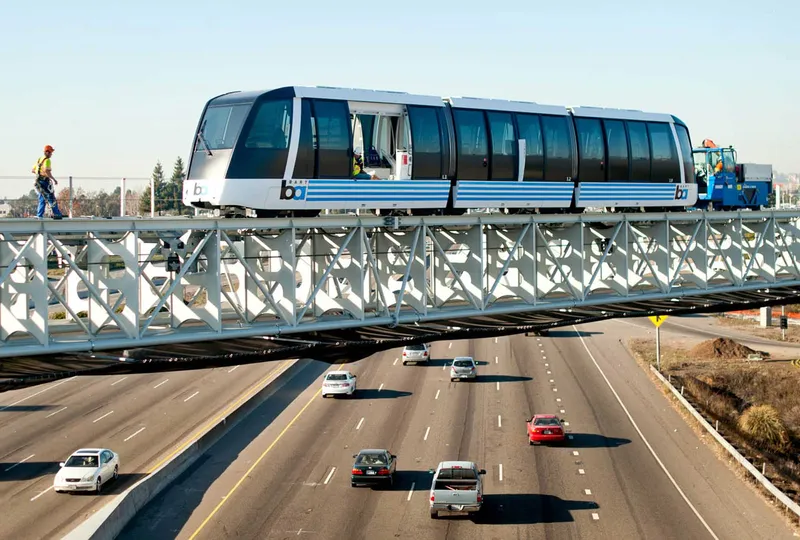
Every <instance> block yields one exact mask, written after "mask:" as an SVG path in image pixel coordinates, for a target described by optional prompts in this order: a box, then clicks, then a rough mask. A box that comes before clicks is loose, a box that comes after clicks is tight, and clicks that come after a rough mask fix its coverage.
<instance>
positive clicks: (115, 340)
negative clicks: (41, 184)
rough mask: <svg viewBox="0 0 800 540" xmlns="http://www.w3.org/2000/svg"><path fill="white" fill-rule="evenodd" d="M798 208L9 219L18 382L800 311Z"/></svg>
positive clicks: (0, 344)
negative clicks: (660, 317)
mask: <svg viewBox="0 0 800 540" xmlns="http://www.w3.org/2000/svg"><path fill="white" fill-rule="evenodd" d="M798 220H800V212H791V211H763V212H710V213H707V212H687V213H668V214H666V213H642V214H615V213H598V214H580V215H516V216H508V215H503V214H469V215H465V216H432V217H385V218H384V217H377V216H371V217H358V216H352V215H338V216H323V217H319V218H308V219H235V220H234V219H227V220H226V219H204V218H156V219H139V218H119V219H73V220H65V221H30V220H4V222H3V229H2V232H1V233H0V377H5V378H6V382H9V379H17V380H16V382H15V384H23V382H22V381H23V380H34V379H35V380H41V379H42V378H47V377H60V376H68V375H70V374H74V373H77V372H87V371H86V370H89V372H101V373H111V372H113V373H119V372H125V371H126V370H128V371H148V370H151V371H164V370H170V369H189V368H194V367H209V366H214V365H228V364H233V363H242V362H246V361H263V360H264V358H265V356H266V357H274V358H285V357H296V356H299V355H304V356H315V357H318V358H333V357H336V358H337V359H341V358H343V357H344V358H360V357H363V356H365V355H368V354H371V353H372V352H374V351H376V350H380V349H385V348H390V347H394V346H397V345H399V344H401V343H399V342H398V341H397V340H410V341H409V342H419V341H434V340H437V339H444V338H448V339H459V338H462V337H476V336H477V337H481V336H486V335H501V334H511V333H518V332H522V331H529V330H533V331H535V330H541V329H547V328H553V327H557V326H563V325H568V324H575V323H581V322H589V321H593V320H598V319H605V318H615V317H640V316H644V315H652V314H668V313H672V314H682V313H692V312H694V313H703V312H719V311H726V310H730V309H737V308H741V307H744V306H747V307H758V306H764V305H775V304H781V303H785V302H787V301H791V300H793V299H794V298H796V297H797V296H798V294H800V267H799V266H798V259H800V228H799V227H798V225H799V223H798ZM248 358H249V360H248ZM92 370H95V371H92ZM0 386H2V385H0Z"/></svg>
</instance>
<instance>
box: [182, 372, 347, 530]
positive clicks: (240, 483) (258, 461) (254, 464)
mask: <svg viewBox="0 0 800 540" xmlns="http://www.w3.org/2000/svg"><path fill="white" fill-rule="evenodd" d="M343 366H344V364H341V365H340V366H339V368H340V369H341V368H342V367H343ZM321 392H322V388H320V389H319V390H317V392H316V393H315V394H314V395H313V396H312V397H311V399H309V400H308V403H306V404H305V405H303V408H302V409H300V412H298V413H297V414H296V415H295V417H294V418H292V420H291V421H290V422H289V423H288V424H287V425H286V427H285V428H283V431H281V432H280V433H279V434H278V436H277V437H275V440H274V441H272V443H271V444H270V445H269V446H268V447H267V449H266V450H264V453H263V454H261V455H260V456H258V459H257V460H256V461H255V463H253V465H252V466H251V467H250V468H249V469H248V470H247V472H246V473H244V475H243V476H242V477H241V478H240V479H239V481H238V482H236V484H235V485H234V486H233V487H232V488H231V490H230V491H229V492H228V493H227V495H225V496H224V497H223V498H222V500H221V501H220V502H219V504H217V506H216V507H215V508H214V510H212V511H211V513H210V514H209V515H208V517H207V518H206V519H204V520H203V522H202V523H201V524H200V526H199V527H197V530H196V531H194V533H192V536H190V537H189V540H193V539H194V538H195V537H196V536H197V535H198V533H199V532H200V531H201V530H203V527H205V526H206V525H207V524H208V522H209V521H211V518H212V517H214V515H215V514H216V513H217V512H218V511H219V509H220V508H222V505H223V504H225V503H226V502H227V501H228V500H230V498H231V495H233V492H234V491H236V490H237V489H239V486H240V485H242V482H244V481H245V479H246V478H247V477H248V476H250V474H251V473H252V472H253V470H254V469H255V468H256V467H257V466H258V464H259V463H261V460H262V459H264V457H265V456H266V455H267V454H269V452H270V451H271V450H272V449H273V448H274V447H275V445H276V444H278V441H280V440H281V438H282V437H283V436H284V435H285V434H286V432H287V431H289V428H290V427H292V425H293V424H294V423H295V422H296V421H297V419H298V418H300V415H301V414H303V413H304V412H306V409H308V407H309V406H310V405H311V403H313V402H314V400H315V399H317V396H319V395H320V393H321Z"/></svg>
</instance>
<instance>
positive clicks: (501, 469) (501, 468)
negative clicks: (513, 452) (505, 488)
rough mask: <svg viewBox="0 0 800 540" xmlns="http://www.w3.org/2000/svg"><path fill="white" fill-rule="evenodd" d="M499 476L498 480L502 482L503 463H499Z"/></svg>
mask: <svg viewBox="0 0 800 540" xmlns="http://www.w3.org/2000/svg"><path fill="white" fill-rule="evenodd" d="M499 478H500V481H501V482H502V481H503V464H502V463H501V464H500V475H499Z"/></svg>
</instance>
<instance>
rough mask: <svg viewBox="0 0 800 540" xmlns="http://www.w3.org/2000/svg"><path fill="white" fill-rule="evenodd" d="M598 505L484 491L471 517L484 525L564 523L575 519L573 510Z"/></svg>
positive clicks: (547, 496) (589, 502)
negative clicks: (478, 506)
mask: <svg viewBox="0 0 800 540" xmlns="http://www.w3.org/2000/svg"><path fill="white" fill-rule="evenodd" d="M597 508H599V505H598V504H597V503H596V502H593V501H569V500H565V499H562V498H560V497H556V496H555V495H546V494H533V493H513V494H497V495H494V494H486V495H484V496H483V508H482V509H481V511H480V513H478V514H477V515H475V516H474V517H473V518H472V520H473V521H474V522H475V523H479V524H484V525H532V524H534V523H566V522H570V521H575V518H574V516H573V515H572V512H575V511H581V510H584V511H585V510H595V509H597ZM443 517H444V516H443ZM440 519H441V518H440ZM444 519H448V518H447V517H444ZM467 519H469V518H467Z"/></svg>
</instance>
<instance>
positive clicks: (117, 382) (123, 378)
mask: <svg viewBox="0 0 800 540" xmlns="http://www.w3.org/2000/svg"><path fill="white" fill-rule="evenodd" d="M127 378H128V376H127V375H126V376H125V377H122V378H121V379H119V380H118V381H114V382H112V383H111V386H115V385H117V384H119V383H121V382H122V381H124V380H125V379H127Z"/></svg>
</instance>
